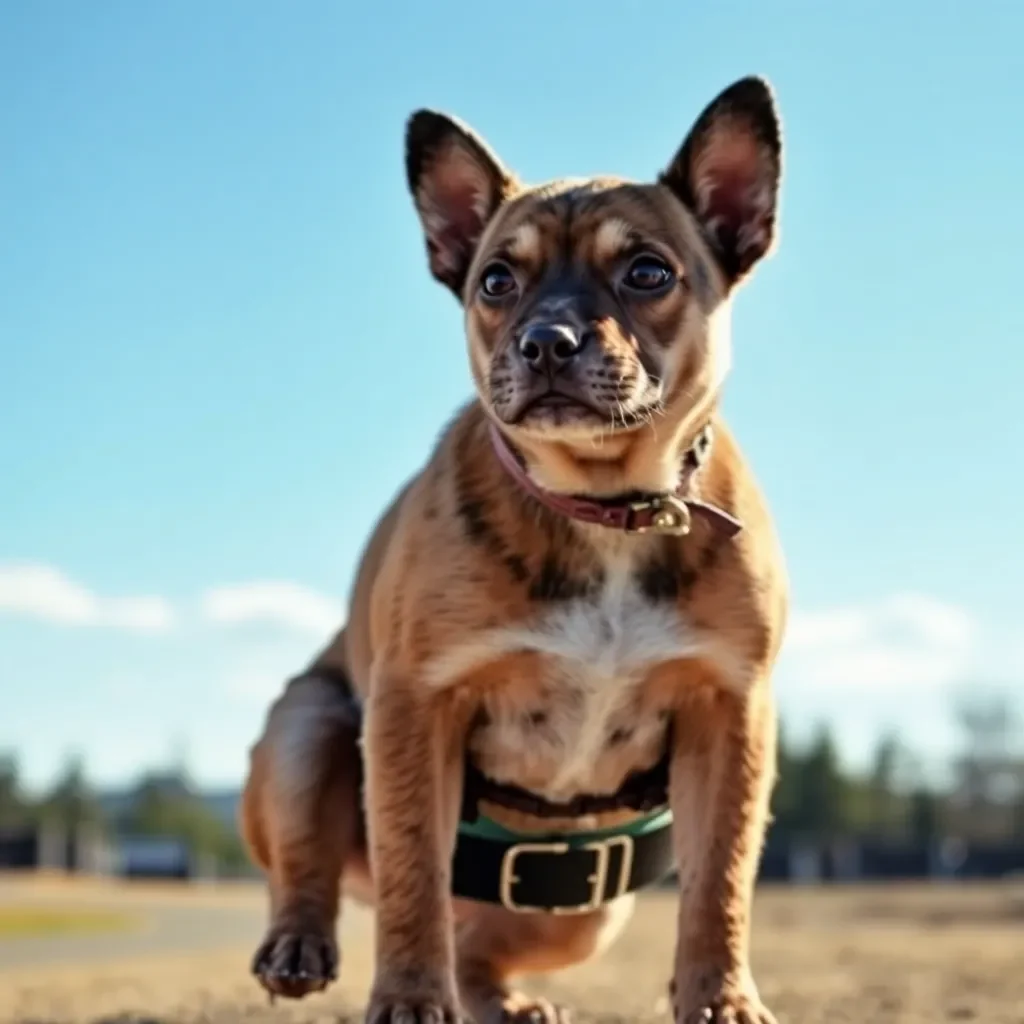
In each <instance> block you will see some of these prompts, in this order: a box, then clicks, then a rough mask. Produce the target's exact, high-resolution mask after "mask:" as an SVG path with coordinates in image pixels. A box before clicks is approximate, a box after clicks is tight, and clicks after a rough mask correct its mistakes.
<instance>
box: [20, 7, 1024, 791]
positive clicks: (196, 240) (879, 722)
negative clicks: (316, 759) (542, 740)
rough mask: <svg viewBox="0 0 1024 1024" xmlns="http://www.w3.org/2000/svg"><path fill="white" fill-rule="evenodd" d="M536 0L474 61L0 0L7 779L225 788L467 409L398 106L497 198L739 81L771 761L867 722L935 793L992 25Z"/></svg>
mask: <svg viewBox="0 0 1024 1024" xmlns="http://www.w3.org/2000/svg"><path fill="white" fill-rule="evenodd" d="M534 10H537V11H538V12H539V11H540V10H541V9H540V8H531V6H530V4H527V5H526V6H525V7H523V8H521V10H520V11H519V13H518V16H517V17H516V18H515V19H512V18H509V19H506V20H504V21H503V22H502V23H501V25H500V38H498V39H494V38H492V35H491V34H492V33H493V32H494V31H495V28H494V26H487V27H486V28H485V29H484V30H485V31H486V33H487V42H486V44H485V45H480V43H479V39H478V38H477V35H476V34H477V33H478V32H479V31H481V30H482V29H481V25H480V21H479V17H478V14H475V13H472V12H473V9H471V8H468V7H462V6H460V5H457V4H451V3H442V4H441V5H439V6H435V7H434V8H431V9H430V11H426V10H420V9H411V10H409V11H405V12H403V17H402V19H396V18H395V17H394V16H393V15H389V14H388V13H387V12H385V11H384V10H383V9H381V10H379V11H378V12H376V13H375V12H374V11H371V10H367V11H358V12H353V13H346V12H344V11H342V10H341V9H340V8H339V7H337V6H336V5H332V4H330V3H327V2H311V3H310V4H308V5H305V6H304V7H303V9H302V11H301V15H299V16H297V15H296V13H295V12H294V11H292V10H288V11H285V10H284V9H282V8H279V7H276V6H275V5H273V4H270V3H266V2H263V3H255V4H250V5H246V7H245V8H244V15H243V9H242V7H241V6H240V5H232V4H224V5H218V6H217V7H216V8H206V7H203V6H202V5H200V4H198V3H194V2H192V3H190V2H184V3H182V4H180V5H177V6H176V7H175V8H173V9H157V8H140V7H135V6H133V5H129V4H126V3H117V2H115V3H110V4H106V5H103V7H101V8H100V7H92V8H85V7H82V8H67V9H64V10H63V11H62V17H61V18H60V19H59V20H58V19H54V18H52V17H48V15H47V14H46V13H44V12H43V11H42V10H41V9H40V8H32V7H27V6H22V7H15V6H13V5H8V6H7V7H6V8H4V9H3V10H0V95H2V97H3V99H4V102H3V103H0V140H2V141H3V148H4V151H5V153H7V154H9V156H8V166H7V167H6V174H5V175H4V179H3V181H2V183H0V238H3V239H4V241H5V242H6V243H8V244H4V245H0V279H2V280H3V281H4V293H3V300H2V301H0V381H2V382H3V384H4V400H3V402H2V403H0V480H3V481H5V487H4V490H5V493H6V495H7V496H8V497H6V499H5V500H4V501H3V502H0V686H2V687H3V693H4V697H5V703H6V714H5V716H4V717H3V718H2V719H0V752H4V751H7V750H10V751H11V752H12V753H14V754H15V755H16V756H17V757H18V760H19V763H20V766H21V769H22V773H23V779H24V781H25V782H26V783H27V784H28V785H30V786H31V787H39V786H45V785H47V784H49V782H50V781H52V780H53V778H54V777H55V776H56V775H57V773H58V772H59V771H60V770H61V767H62V765H63V763H64V761H65V759H66V758H67V756H68V755H69V754H70V753H72V752H74V751H78V752H80V753H81V754H82V755H83V757H84V759H85V763H86V765H87V767H88V768H89V770H90V773H91V774H90V780H91V781H92V782H93V783H94V784H96V785H97V786H99V787H101V788H107V787H109V786H110V785H116V784H119V780H120V782H121V783H124V782H126V781H127V780H130V779H131V778H132V773H137V772H140V771H143V770H146V768H147V767H149V768H155V769H158V768H159V766H160V765H162V764H163V765H166V764H169V763H172V762H173V761H174V759H175V757H176V751H178V750H179V749H186V750H187V751H188V762H189V769H190V772H191V773H192V774H193V775H194V777H195V778H196V779H197V781H198V782H199V783H200V784H201V785H202V786H203V787H204V788H222V787H231V786H237V785H239V784H240V783H241V781H242V777H243V774H244V771H245V767H246V762H247V757H248V749H249V746H250V745H251V744H252V743H253V742H254V741H255V739H256V738H257V736H258V733H259V730H260V728H261V726H262V721H263V717H264V715H265V714H266V711H267V709H268V707H269V703H270V701H271V700H272V699H273V698H274V697H275V696H276V695H277V693H279V692H280V689H281V687H282V686H283V685H284V682H285V680H286V678H287V677H288V676H290V675H292V674H294V673H296V672H298V671H300V670H301V669H302V668H303V667H304V666H305V664H306V663H307V661H308V660H309V659H310V658H312V656H313V655H314V654H315V653H316V652H317V651H318V650H319V648H320V647H321V646H322V645H323V644H325V643H326V641H327V640H328V639H329V637H330V636H331V634H332V633H333V632H334V631H335V630H336V629H337V628H339V627H340V626H341V625H342V622H343V616H344V610H345V607H346V604H347V601H348V590H349V586H350V584H351V581H352V574H353V572H354V568H355V563H356V559H357V557H358V554H359V551H360V550H361V548H362V545H363V543H364V542H365V540H366V539H367V537H368V535H369V531H370V529H371V528H372V525H373V523H374V521H375V520H376V518H377V516H378V515H379V514H380V513H381V511H382V510H383V508H384V507H385V506H386V504H387V503H388V502H389V501H390V500H391V498H392V497H393V495H394V494H395V492H396V491H397V489H398V488H399V487H400V486H401V484H402V483H403V482H404V481H405V480H406V479H407V478H408V476H409V475H410V474H412V473H413V472H415V471H416V470H417V468H418V467H419V466H420V465H421V464H422V462H423V461H424V459H425V458H426V456H427V454H428V452H429V450H430V447H431V446H432V445H433V443H434V440H435V438H436V437H437V436H438V434H439V433H440V430H441V429H442V427H443V426H444V424H446V423H447V422H448V420H449V419H450V417H451V416H452V414H453V413H454V411H455V410H456V408H457V407H458V406H459V405H460V404H461V403H462V402H463V401H464V400H466V399H468V398H469V397H470V395H471V390H470V389H471V385H470V377H469V374H468V370H467V368H466V365H465V352H464V345H463V337H462V331H461V324H460V320H459V311H458V308H457V304H456V303H455V302H454V301H453V300H452V298H451V296H450V295H448V294H445V292H444V290H443V289H442V287H441V286H440V285H438V284H436V283H435V282H433V281H432V280H431V279H430V276H429V273H428V269H427V264H426V259H425V256H424V252H423V243H422V239H421V237H420V231H419V225H418V223H417V221H416V217H415V213H414V210H413V206H412V202H411V200H410V197H409V195H408V192H407V189H406V185H405V180H404V169H403V166H402V159H401V157H402V154H401V142H402V132H403V129H404V123H405V120H406V118H407V117H408V115H409V114H410V113H411V112H412V111H413V110H414V109H416V108H418V107H422V106H430V107H435V108H439V109H442V110H445V111H448V112H450V113H453V114H455V115H457V116H458V117H460V118H462V119H463V120H465V121H466V122H467V123H468V124H470V125H471V126H472V127H473V128H474V129H475V130H477V131H478V132H479V133H480V134H481V135H482V136H483V137H484V139H486V140H487V142H488V143H490V144H491V145H492V146H493V147H494V149H495V150H496V152H497V153H498V154H499V156H500V157H501V158H502V159H503V160H504V161H505V162H506V163H507V164H508V165H509V166H510V167H511V168H513V169H514V170H516V171H518V172H519V173H520V174H521V175H522V176H523V177H524V178H525V179H527V180H529V181H540V180H543V179H546V178H552V177H557V176H563V175H582V174H590V173H598V172H601V173H604V172H607V173H616V174H621V175H623V176H627V177H634V178H638V179H644V178H646V179H650V178H651V177H652V176H653V175H655V174H656V173H657V172H658V171H659V170H660V169H661V167H662V166H663V165H664V164H665V162H667V160H668V159H669V158H670V157H671V155H672V154H673V152H674V151H675V149H676V147H677V146H678V145H679V143H680V142H681V141H682V139H683V138H684V136H685V135H686V133H687V131H688V130H689V128H690V126H691V125H692V123H693V121H694V119H695V118H696V117H697V115H698V114H699V112H700V111H701V109H702V108H703V107H704V106H705V105H706V103H707V102H709V101H710V100H711V99H712V98H713V97H714V96H715V95H716V94H717V93H719V92H720V91H721V90H722V89H723V88H725V87H726V86H727V85H729V84H730V83H731V82H732V81H734V80H735V79H737V78H740V77H742V76H744V75H746V74H760V75H763V76H765V77H766V78H767V79H768V80H769V81H770V82H771V84H772V87H773V89H774V91H775V95H776V99H777V102H778V105H779V109H780V112H781V118H782V125H783V139H784V154H783V182H782V194H781V206H780V229H779V242H778V246H777V251H776V252H775V253H774V254H773V255H772V256H771V257H770V258H769V259H767V260H766V261H765V262H764V263H763V264H762V265H761V266H759V267H758V268H757V269H756V270H755V272H754V274H753V277H752V279H751V280H750V281H749V283H747V284H746V285H744V286H743V287H742V289H741V290H740V292H739V294H738V295H737V297H736V300H735V303H734V312H733V325H734V326H733V336H734V367H733V370H732V373H731V375H730V378H729V380H728V381H727V383H726V385H725V391H724V410H725V416H726V418H727V420H728V421H729V424H730V426H731V428H732V430H733V431H734V433H735V434H736V436H737V438H738V441H739V444H740V446H741V448H742V450H743V452H744V455H745V457H746V459H747V460H748V462H749V464H750V465H751V467H752V470H753V472H754V475H755V477H756V478H757V480H758V482H759V484H760V485H761V487H762V489H763V491H764V493H765V496H766V499H767V502H768V505H769V508H770V509H771V512H772V514H773V516H774V519H775V523H776V527H777V529H778V531H779V534H780V537H781V541H782V546H783V551H784V554H785V559H786V563H787V566H788V570H789V574H790V578H791V581H792V591H793V614H792V618H791V623H790V627H789V630H788V635H787V642H786V648H785V652H784V655H783V658H782V660H781V662H780V664H779V667H778V670H777V672H776V673H775V692H776V694H777V695H778V700H779V706H780V711H781V715H782V718H783V721H784V723H785V726H786V729H787V735H788V736H790V737H792V739H793V740H794V742H804V741H806V739H807V738H808V737H809V736H810V735H811V733H812V732H813V730H814V729H815V728H816V726H817V724H818V723H819V722H820V721H826V722H828V723H830V724H831V726H832V727H833V730H834V732H835V735H836V739H837V743H838V746H839V749H840V752H841V754H842V757H843V760H844V763H847V764H849V765H851V766H858V765H864V764H866V763H867V760H868V759H869V758H870V756H871V754H872V752H873V748H874V744H875V742H876V741H877V739H878V737H879V736H880V735H881V734H882V732H883V731H885V730H891V731H894V732H895V733H896V734H897V735H898V737H899V738H900V740H901V742H903V743H904V744H905V745H906V747H907V748H908V749H909V750H910V751H912V752H913V753H914V754H916V755H918V756H919V757H920V758H921V759H922V762H923V764H924V766H925V767H926V769H927V770H928V771H929V772H938V771H941V767H942V764H943V763H944V761H945V759H946V758H948V757H949V756H950V755H951V754H952V753H953V751H954V749H955V745H956V728H955V720H954V705H955V702H956V700H957V698H958V696H960V695H961V694H965V693H966V694H970V693H973V692H980V691H981V690H983V689H985V688H991V689H992V690H993V691H998V692H1001V693H1004V694H1007V695H1009V696H1011V697H1016V695H1017V694H1018V693H1019V692H1020V690H1021V683H1022V682H1024V637H1022V636H1021V635H1020V625H1019V618H1020V616H1019V609H1020V598H1019V593H1018V590H1019V587H1018V583H1017V581H1018V579H1019V578H1020V577H1021V575H1022V574H1024V550H1022V547H1021V545H1020V544H1014V543H1012V542H1011V543H1007V542H1006V541H1005V539H1004V527H1003V523H1002V521H1001V518H999V517H1000V516H1001V514H1002V512H1003V510H1004V509H1005V510H1011V511H1012V509H1013V508H1015V507H1017V506H1018V505H1019V504H1020V501H1021V499H1022V497H1024V484H1022V483H1021V480H1020V474H1019V473H1014V472H1013V471H1012V470H1010V469H1009V467H1011V466H1012V465H1013V462H1014V461H1018V459H1017V458H1016V453H1018V452H1019V451H1020V450H1022V449H1024V417H1022V416H1021V414H1020V407H1019V400H1018V395H1017V390H1018V388H1017V384H1016V382H1017V381H1018V380H1020V379H1021V376H1022V371H1024V353H1022V350H1021V346H1020V345H1019V339H1020V337H1021V336H1022V333H1024V331H1022V328H1024V304H1022V303H1021V302H1020V300H1019V298H1018V297H1017V290H1016V287H1015V286H1016V281H1015V271H1016V264H1017V254H1016V252H1015V243H1016V239H1017V238H1018V237H1019V236H1020V234H1021V232H1022V231H1024V209H1022V208H1021V204H1020V203H1017V202H1014V201H1012V200H1013V199H1014V198H1015V197H1016V195H1017V191H1018V187H1019V181H1020V180H1021V178H1022V177H1024V140H1022V139H1021V138H1019V137H1017V136H1014V135H1013V133H1007V131H1006V125H1007V124H1012V123H1016V120H1018V119H1019V117H1018V111H1017V106H1018V104H1017V103H1016V98H1017V97H1016V92H1015V91H1014V90H1012V89H1008V88H1006V86H1005V85H1002V84H1000V83H1002V82H1005V81H1006V80H1007V77H1009V80H1011V81H1012V80H1014V79H1013V74H1014V72H1015V70H1016V69H1017V67H1018V65H1019V54H1018V53H1017V42H1016V40H1018V39H1019V38H1020V33H1021V31H1022V30H1024V8H1010V7H1008V6H1005V5H1004V6H999V5H981V6H980V7H978V8H976V9H974V11H973V12H972V15H971V18H970V19H969V20H965V19H963V17H962V15H961V14H960V13H959V11H958V9H957V8H956V7H955V6H954V5H952V4H950V5H934V4H929V5H926V4H924V3H923V2H920V0H914V2H908V3H906V4H904V5H901V7H900V10H898V11H893V10H886V9H884V8H882V7H881V6H880V5H879V6H878V7H877V8H875V7H873V6H869V8H868V9H864V10H858V12H857V13H856V15H854V14H852V13H849V12H842V11H839V10H835V9H833V10H821V9H810V10H807V9H801V10H797V9H796V6H792V7H791V6H788V5H782V4H776V5H770V6H769V7H763V6H762V7H758V8H756V9H751V10H749V11H744V13H743V16H742V17H741V18H737V17H736V16H735V14H734V13H730V12H729V11H727V10H724V9H715V10H698V11H692V12H686V11H684V10H683V9H682V8H666V9H664V10H662V11H659V12H658V15H657V19H656V26H657V31H654V32H652V30H651V28H652V26H651V23H650V21H648V20H645V19H624V18H622V17H621V15H620V12H619V8H617V7H614V6H613V5H611V4H610V3H608V2H606V0H605V2H599V3H587V4H586V5H584V4H575V3H570V4H567V5H563V6H562V7H560V8H559V9H558V10H557V11H556V10H553V9H552V11H551V12H550V13H548V14H546V15H544V21H543V31H538V28H537V25H538V22H537V21H536V20H535V19H534V17H533V16H532V14H531V11H534ZM399 22H403V24H402V25H400V24H399ZM403 28H404V32H405V34H403V31H402V29H403ZM567 41H568V42H567ZM609 49H610V50H611V52H612V53H613V54H614V59H613V60H609V59H608V57H607V53H608V51H609ZM950 53H955V54H956V56H957V61H956V63H955V64H951V62H950V59H949V54H950ZM595 69H597V70H596V72H595ZM545 79H546V81H544V80H545ZM1018 135H1019V133H1018ZM396 410H397V412H398V414H396ZM10 496H13V500H12V498H11V497H10Z"/></svg>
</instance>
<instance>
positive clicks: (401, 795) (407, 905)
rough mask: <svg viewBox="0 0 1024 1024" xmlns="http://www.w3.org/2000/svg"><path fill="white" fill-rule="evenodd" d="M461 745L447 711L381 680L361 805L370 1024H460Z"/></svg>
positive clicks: (373, 704) (421, 694)
mask: <svg viewBox="0 0 1024 1024" xmlns="http://www.w3.org/2000/svg"><path fill="white" fill-rule="evenodd" d="M463 745H464V736H463V734H462V730H460V729H459V728H458V727H457V725H456V721H455V718H454V715H453V713H452V709H451V702H450V701H449V700H447V699H445V697H444V695H441V696H440V697H439V696H438V695H436V694H431V693H429V692H426V691H425V690H423V689H419V688H417V687H416V685H415V683H414V682H411V681H410V680H409V679H408V677H407V676H403V677H402V678H399V677H397V676H392V675H389V674H387V673H382V674H381V675H380V676H379V677H378V678H377V680H376V681H375V685H374V688H373V693H372V697H371V699H370V701H369V707H368V714H367V722H366V749H365V759H366V767H367V771H366V800H367V808H366V811H367V828H368V839H369V849H370V864H371V871H372V874H373V879H374V889H375V891H376V901H377V911H376V913H377V923H376V931H377V949H376V971H375V976H374V981H373V988H372V992H371V996H370V1006H369V1010H368V1012H367V1021H368V1024H446V1022H453V1021H455V1020H456V1019H457V1017H458V1015H459V1010H458V1006H457V995H456V993H457V988H456V982H455V954H454V924H453V916H452V904H451V896H450V893H451V882H450V875H451V861H452V852H453V848H454V843H455V832H456V827H457V823H458V807H459V801H460V799H461V787H462V774H461V770H460V769H461V766H462V749H463Z"/></svg>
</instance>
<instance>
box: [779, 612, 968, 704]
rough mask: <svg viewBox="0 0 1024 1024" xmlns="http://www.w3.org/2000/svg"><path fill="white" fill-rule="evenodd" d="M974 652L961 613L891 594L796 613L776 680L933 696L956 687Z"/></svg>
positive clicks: (830, 687)
mask: <svg viewBox="0 0 1024 1024" xmlns="http://www.w3.org/2000/svg"><path fill="white" fill-rule="evenodd" d="M978 649H979V643H978V628H977V626H976V624H975V622H974V620H973V619H972V618H971V616H970V615H969V614H968V613H967V612H966V611H964V610H963V609H962V608H959V607H957V606H955V605H950V604H946V603H944V602H942V601H938V600H936V599H935V598H931V597H928V596H926V595H923V594H896V595H893V596H890V597H886V598H884V599H882V600H880V601H878V602H877V603H874V604H869V605H862V606H846V607H839V608H830V609H823V610H818V611H810V612H806V611H805V612H802V611H800V610H795V611H794V613H793V616H792V619H791V621H790V626H789V630H788V633H787V637H786V643H785V647H784V649H783V653H782V658H781V660H780V674H781V673H784V674H785V677H786V679H787V680H788V681H790V682H791V683H794V684H798V685H807V686H812V687H814V688H816V689H832V690H835V689H844V688H856V689H858V690H860V691H862V692H867V691H878V690H892V689H894V688H898V689H900V690H903V691H906V690H908V689H921V688H924V689H929V690H934V689H937V688H946V687H949V686H951V685H955V684H956V683H958V682H961V681H963V679H964V677H965V676H966V674H967V673H968V672H969V671H970V670H971V669H972V668H974V667H975V664H976V660H977V657H978Z"/></svg>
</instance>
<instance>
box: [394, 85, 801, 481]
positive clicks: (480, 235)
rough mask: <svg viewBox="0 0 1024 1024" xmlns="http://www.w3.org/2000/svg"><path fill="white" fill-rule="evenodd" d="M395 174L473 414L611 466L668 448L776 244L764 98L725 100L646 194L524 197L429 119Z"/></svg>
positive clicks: (746, 88) (697, 406) (772, 136)
mask: <svg viewBox="0 0 1024 1024" xmlns="http://www.w3.org/2000/svg"><path fill="white" fill-rule="evenodd" d="M406 169H407V174H408V181H409V187H410V189H411V191H412V194H413V197H414V200H415V204H416V208H417V210H418V212H419V215H420V218H421V221H422V224H423V228H424V232H425V234H426V243H427V252H428V257H429V262H430V269H431V271H432V273H433V275H434V277H435V278H437V279H438V280H439V281H441V282H442V283H443V284H445V285H446V286H447V287H448V288H450V289H451V290H452V291H453V292H454V293H455V295H456V296H457V297H458V299H459V300H460V302H461V303H462V305H463V307H464V310H465V320H466V333H467V338H468V343H469V353H470V361H471V367H472V373H473V378H474V381H475V384H476V388H477V391H478V393H479V396H480V399H481V401H482V402H483V404H484V406H485V408H486V409H487V410H488V411H489V413H490V414H491V415H492V416H493V417H494V418H495V419H496V420H497V421H498V423H500V424H501V425H502V428H503V429H504V430H505V431H506V433H508V434H509V435H510V436H511V437H513V439H514V440H516V441H517V442H518V443H520V444H525V445H526V446H527V447H532V448H536V446H537V445H542V444H551V443H556V444H558V445H561V446H563V447H564V446H569V447H570V448H576V449H579V450H584V449H586V450H588V451H593V450H596V449H601V450H602V451H604V452H605V453H606V454H607V457H610V458H611V457H621V456H622V455H623V453H624V452H625V451H626V449H627V447H628V446H629V445H631V444H633V443H634V442H635V440H636V438H637V437H638V436H646V437H653V436H658V437H660V438H661V441H662V443H663V444H665V445H669V446H671V444H672V441H673V438H674V437H676V435H678V436H680V437H681V436H682V435H683V434H684V433H685V432H686V430H687V429H688V428H689V425H690V422H691V420H692V419H693V418H694V417H695V416H699V415H701V413H702V412H703V411H705V410H706V409H707V408H708V406H709V404H710V403H713V401H714V399H715V396H716V395H717V392H718V389H719V388H720V385H721V384H722V381H723V378H724V375H725V373H726V371H727V370H728V366H729V360H730V339H729V324H728V305H729V299H730V297H731V295H732V293H733V290H734V289H735V287H736V286H737V285H738V284H739V283H740V282H741V281H742V280H743V279H744V278H745V277H746V275H747V274H748V273H749V272H750V271H751V269H752V268H753V267H754V265H755V264H756V263H757V262H758V261H759V260H760V259H761V258H762V257H764V256H765V255H766V254H767V253H768V252H769V251H770V249H771V248H772V246H773V244H774V240H775V234H776V227H775V225H776V209H777V199H778V190H779V181H780V173H781V133H780V125H779V120H778V116H777V113H776V109H775V104H774V101H773V97H772V94H771V91H770V88H769V86H768V85H767V83H765V82H764V81H763V80H761V79H759V78H745V79H742V80H740V81H738V82H736V83H734V84H733V85H732V86H730V87H729V88H728V89H726V90H725V91H723V92H722V93H721V94H720V95H719V96H718V97H716V98H715V99H714V100H713V101H712V102H711V103H710V104H709V105H708V106H707V107H706V108H705V110H704V111H703V112H702V113H701V114H700V116H699V117H698V118H697V120H696V122H695V123H694V125H693V127H692V129H691V131H690V133H689V135H688V136H687V138H686V139H685V141H684V142H683V144H682V146H681V147H680V148H679V150H678V152H677V153H676V154H675V156H674V157H673V158H672V160H671V161H669V163H668V165H667V167H666V169H665V170H663V171H662V172H661V173H660V174H659V175H658V176H657V178H656V180H653V181H651V182H646V183H634V182H627V181H623V180H621V179H609V178H596V179H590V180H585V181H556V182H550V183H547V184H544V185H541V186H536V187H526V186H524V185H522V184H521V183H520V182H519V181H518V179H517V178H516V176H515V175H514V174H513V173H512V172H511V171H509V170H508V169H507V168H506V167H505V166H504V165H503V164H502V163H501V162H500V160H499V159H498V158H497V156H496V155H495V154H494V153H493V152H492V151H491V149H490V148H489V147H488V146H487V144H486V143H485V142H484V141H483V140H482V139H481V138H480V137H479V136H477V135H476V134H474V133H473V132H472V130H471V129H469V128H468V127H467V126H466V125H464V124H462V123H461V122H459V121H457V120H455V119H453V118H450V117H448V116H446V115H443V114H440V113H437V112H433V111H428V110H421V111H418V112H417V113H415V114H414V115H413V116H412V117H411V118H410V120H409V122H408V126H407V134H406ZM651 427H653V428H654V429H653V431H652V430H651V429H650V428H651ZM648 461H651V460H648ZM661 461H662V462H664V463H665V465H664V466H662V467H661V468H660V469H659V468H653V464H652V468H651V469H650V470H649V471H648V472H646V473H645V474H644V476H645V477H646V478H647V479H646V480H645V482H646V483H647V484H648V485H649V486H655V485H657V486H664V485H665V484H666V483H667V484H669V485H671V480H670V479H669V480H667V481H666V480H660V481H656V480H654V479H653V477H655V476H658V475H659V474H660V475H665V474H668V475H669V476H670V475H671V474H672V473H674V472H676V471H677V470H676V468H675V467H674V465H672V464H670V463H671V460H661ZM653 463H654V464H657V463H659V460H658V459H654V460H653Z"/></svg>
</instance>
